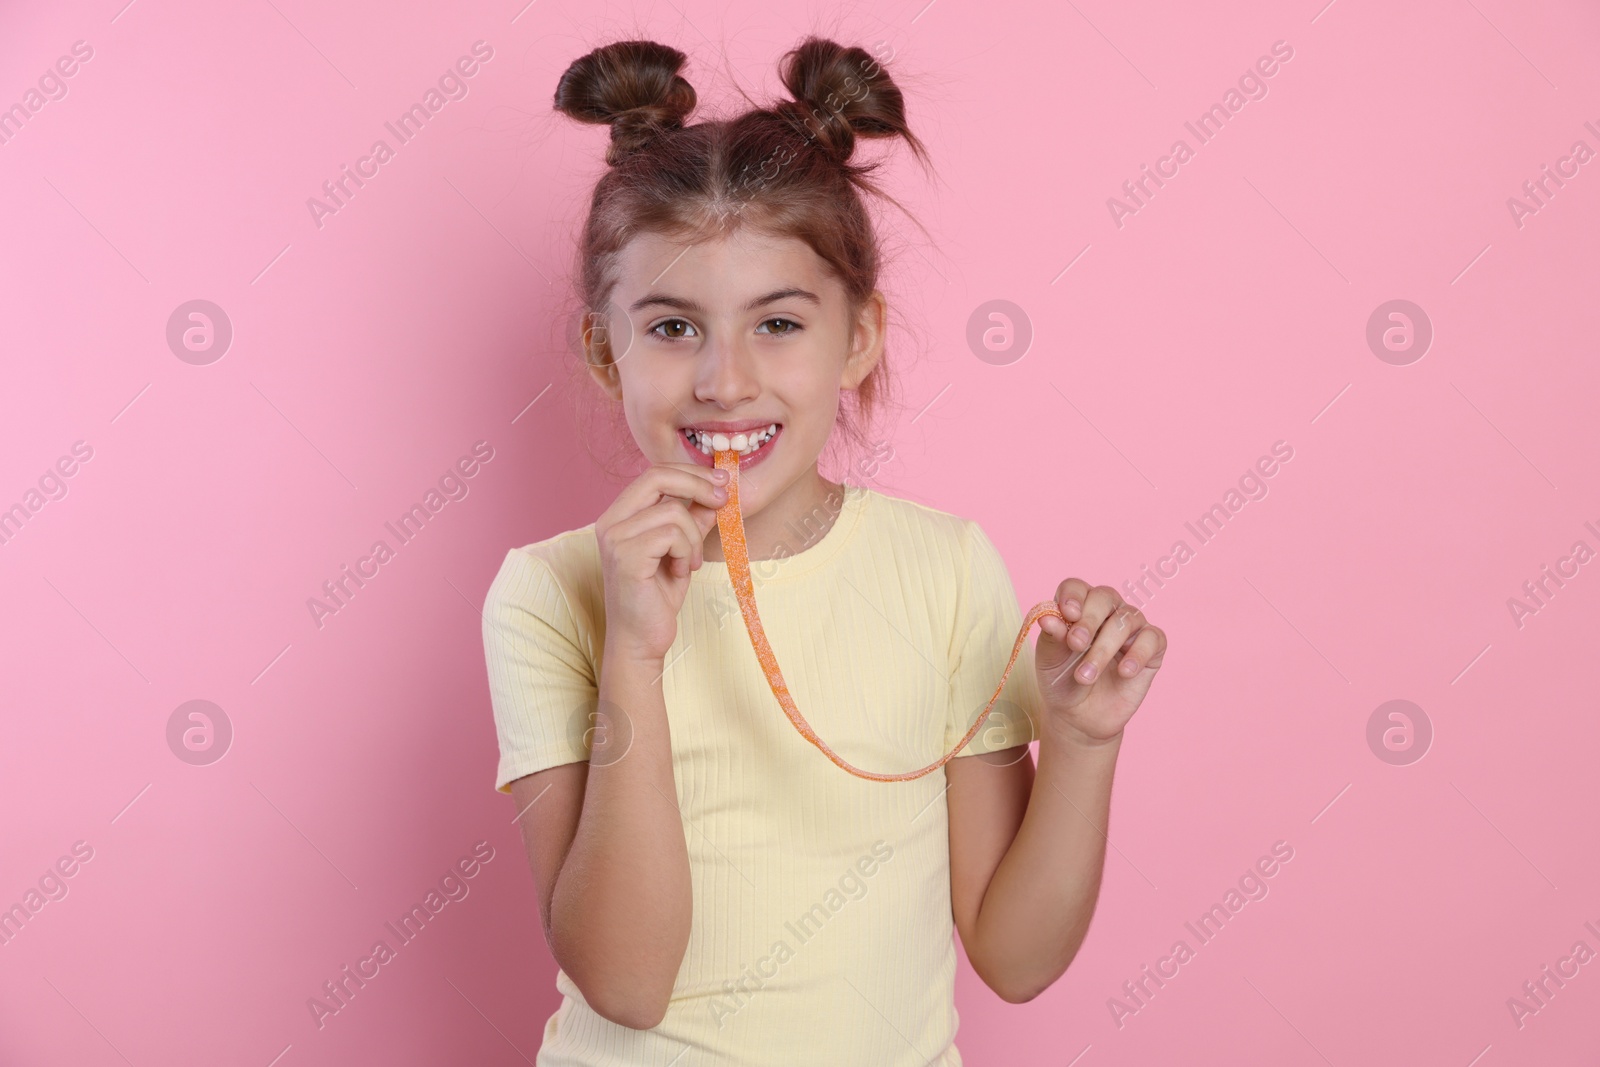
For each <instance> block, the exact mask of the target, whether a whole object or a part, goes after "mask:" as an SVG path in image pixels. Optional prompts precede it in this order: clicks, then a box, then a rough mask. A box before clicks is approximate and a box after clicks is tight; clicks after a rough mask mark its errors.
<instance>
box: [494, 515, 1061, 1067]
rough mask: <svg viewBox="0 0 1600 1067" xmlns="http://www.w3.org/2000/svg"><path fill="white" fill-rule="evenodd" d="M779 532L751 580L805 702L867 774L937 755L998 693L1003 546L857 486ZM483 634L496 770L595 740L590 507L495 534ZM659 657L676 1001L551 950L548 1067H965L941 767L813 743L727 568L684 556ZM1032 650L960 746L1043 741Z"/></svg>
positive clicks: (563, 758)
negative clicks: (626, 1004)
mask: <svg viewBox="0 0 1600 1067" xmlns="http://www.w3.org/2000/svg"><path fill="white" fill-rule="evenodd" d="M787 539H788V541H789V543H790V544H791V545H792V546H793V548H792V549H791V554H790V555H788V556H786V557H783V558H779V559H774V560H763V561H752V562H751V575H752V581H753V584H754V587H755V596H756V603H757V605H758V607H759V608H760V611H761V620H762V624H763V626H764V628H765V629H766V632H767V636H768V639H769V640H770V641H771V644H772V648H773V651H774V652H775V653H776V655H777V657H778V664H779V667H780V669H781V670H782V671H783V676H784V680H785V681H786V682H787V683H788V685H789V689H790V692H791V693H792V694H793V696H794V699H795V702H796V704H797V705H798V706H799V708H800V710H801V712H802V713H803V714H804V715H805V716H806V718H807V720H808V721H809V722H810V723H811V725H812V727H813V728H814V729H815V730H816V731H817V733H818V735H819V736H821V737H822V739H823V740H824V741H826V742H827V743H828V745H829V746H830V747H831V748H833V750H834V751H835V752H837V753H839V755H840V756H841V757H842V758H843V759H845V760H847V761H849V762H850V763H853V764H854V765H855V766H857V767H860V768H862V769H864V770H869V771H879V772H885V773H895V772H901V771H908V770H916V769H919V768H921V767H925V766H927V765H928V764H929V763H931V762H933V761H934V760H936V759H938V758H939V757H940V756H941V755H943V754H944V753H945V752H947V751H949V749H950V748H951V747H952V746H954V744H955V743H956V742H957V741H958V740H960V738H961V735H962V734H964V733H965V732H966V731H967V729H968V727H969V726H970V725H971V724H972V721H973V720H974V719H975V718H977V715H978V713H979V712H980V711H982V709H983V705H984V703H985V702H986V701H987V700H988V698H989V697H990V696H991V695H992V694H993V693H994V687H995V686H996V685H997V684H998V683H999V681H1000V673H1001V671H1002V670H1004V668H1005V662H1006V658H1007V657H1008V656H1009V655H1010V653H1011V645H1012V642H1013V641H1014V640H1015V639H1016V635H1017V630H1018V629H1019V628H1020V627H1021V625H1022V612H1021V609H1020V606H1019V604H1018V601H1017V598H1016V594H1015V590H1014V588H1013V586H1012V583H1011V578H1010V575H1009V573H1008V572H1007V570H1006V567H1005V563H1004V561H1002V560H1001V558H1000V555H999V553H998V552H997V551H996V550H995V547H994V545H993V544H992V543H991V542H990V541H989V539H988V537H987V536H985V534H984V532H983V530H982V529H981V528H980V527H979V526H978V524H977V523H975V522H973V521H970V520H965V519H961V518H958V517H956V516H954V515H950V514H948V513H946V512H942V511H938V510H935V509H933V508H930V507H927V506H924V505H922V504H918V503H915V502H913V501H909V500H904V499H901V498H898V497H892V496H888V495H885V494H882V493H879V492H877V491H875V490H871V489H867V488H864V487H861V486H855V485H849V484H846V485H845V495H844V502H843V506H842V510H841V511H840V514H839V518H838V519H837V521H835V522H834V523H833V525H832V526H830V527H829V528H828V529H827V530H826V532H824V533H823V534H822V536H821V537H820V538H819V537H818V536H817V531H816V529H815V528H814V527H813V528H812V529H810V530H799V529H795V530H791V531H789V536H788V538H787ZM483 636H484V649H485V658H486V661H487V664H488V671H489V690H490V694H491V696H492V699H493V704H494V717H495V726H496V729H497V731H498V734H499V739H500V764H499V770H498V773H497V776H496V779H495V786H496V788H497V789H499V790H500V791H502V792H510V786H509V784H508V783H510V782H511V781H512V780H513V779H515V778H519V777H521V776H523V775H526V774H531V773H533V772H534V771H539V770H543V769H544V768H547V767H553V766H556V765H558V764H562V763H570V762H573V761H576V760H582V759H586V758H587V757H588V752H587V749H586V747H585V730H586V729H587V728H588V727H589V726H590V720H589V717H588V715H589V711H590V710H591V709H592V708H593V707H594V706H595V703H596V699H597V685H596V683H597V682H598V680H599V677H600V661H601V657H602V653H603V650H604V646H605V597H604V582H603V577H602V574H601V570H600V559H599V551H598V547H597V543H596V541H595V535H594V524H593V523H591V524H590V525H588V526H585V527H582V528H581V529H577V530H569V531H567V532H565V533H561V534H557V535H555V536H554V537H551V538H548V539H546V540H543V541H539V542H535V543H534V544H530V545H525V546H523V547H521V548H514V549H511V550H510V551H508V552H507V553H506V557H505V561H504V562H503V564H502V565H501V568H500V571H499V574H498V575H497V576H496V578H495V580H494V582H493V584H492V585H491V586H490V588H489V592H488V596H487V599H486V603H485V605H484V628H483ZM666 663H667V668H666V672H665V674H664V675H663V677H662V682H661V684H662V694H663V697H664V701H665V705H666V710H667V718H668V722H669V726H670V730H671V737H672V764H673V773H674V775H675V779H676V783H677V792H678V804H679V808H680V811H681V812H682V815H683V822H684V840H685V843H686V845H687V848H688V855H689V865H690V872H691V876H692V882H693V907H694V912H693V919H692V924H691V929H690V935H689V944H688V948H687V951H686V952H685V954H684V959H683V964H682V967H681V968H680V970H679V972H678V978H677V982H676V985H675V986H674V989H673V994H672V1001H671V1005H670V1007H669V1008H668V1011H667V1014H666V1017H665V1019H663V1020H662V1022H661V1024H660V1025H659V1026H656V1027H655V1028H653V1029H651V1030H642V1031H641V1030H632V1029H629V1028H627V1027H624V1026H619V1025H617V1024H615V1023H612V1022H609V1021H607V1020H606V1019H604V1018H603V1017H601V1016H600V1015H598V1014H596V1013H595V1012H594V1011H593V1010H591V1009H590V1008H589V1006H588V1004H587V1003H586V1002H585V1000H584V998H583V994H582V992H580V991H579V989H578V987H577V986H576V985H575V984H574V983H573V982H572V980H571V979H570V978H569V977H568V976H567V975H566V973H565V972H564V971H560V970H558V971H557V974H556V988H557V990H559V991H560V992H561V993H562V995H563V997H564V998H565V999H564V1000H563V1002H562V1005H561V1007H560V1008H559V1009H558V1010H557V1011H556V1012H555V1014H553V1015H552V1016H551V1017H550V1018H549V1020H548V1022H547V1023H546V1024H545V1030H544V1041H543V1044H542V1045H541V1047H540V1049H539V1055H538V1067H623V1065H629V1067H636V1065H657V1067H668V1065H676V1067H709V1065H721V1067H779V1065H790V1064H793V1065H796V1067H801V1065H803V1067H816V1065H818V1064H827V1065H828V1067H850V1065H861V1067H929V1065H938V1067H959V1065H960V1064H961V1055H960V1053H959V1052H958V1051H957V1049H956V1046H955V1035H956V1028H957V1025H958V1017H957V1014H956V1010H955V1005H954V979H955V969H956V958H957V957H956V952H955V945H954V943H953V939H952V934H953V929H954V923H953V920H952V917H951V912H950V840H949V832H948V823H947V812H946V808H945V795H944V790H945V786H946V782H945V776H944V772H943V770H942V769H941V770H939V771H935V772H933V773H930V774H926V775H924V776H922V777H921V778H918V779H915V780H914V781H909V782H873V781H867V780H865V779H861V778H857V777H855V776H854V775H851V774H847V773H846V772H845V771H843V770H841V769H840V768H838V767H835V766H834V765H833V763H832V762H830V761H829V760H828V758H827V757H826V756H824V755H823V754H822V753H821V752H820V751H819V750H817V749H816V748H815V747H814V746H812V745H811V744H810V743H809V742H807V741H806V740H805V739H804V738H802V737H801V736H800V735H799V733H798V732H796V730H795V729H794V727H793V726H792V725H791V724H790V723H789V720H788V719H787V718H786V717H785V716H784V714H783V711H782V709H781V708H780V707H779V705H778V702H777V699H776V698H775V697H774V696H773V695H772V690H771V688H770V687H769V686H768V684H767V680H766V677H765V675H763V674H762V672H761V666H760V664H759V663H758V661H757V659H756V655H755V651H754V650H753V649H752V647H751V645H750V638H749V635H748V633H747V632H746V630H745V625H744V620H743V618H742V616H741V615H740V613H739V607H738V601H737V600H736V599H735V597H734V594H733V588H732V586H731V584H730V582H729V579H728V568H727V564H726V563H725V562H718V561H707V562H705V563H704V564H703V565H702V566H701V568H700V569H699V570H697V571H695V572H694V573H693V575H692V576H691V578H690V585H689V590H688V594H687V597H686V599H685V602H684V605H683V608H682V610H681V611H680V613H679V615H678V636H677V639H676V640H675V642H674V643H673V645H672V648H671V649H670V651H669V652H668V653H667V657H666ZM1033 663H1034V659H1033V639H1032V638H1031V637H1030V639H1029V640H1028V641H1027V642H1025V643H1024V645H1023V651H1022V653H1021V654H1020V655H1019V656H1018V657H1017V665H1016V666H1015V667H1014V668H1013V669H1012V673H1011V677H1010V678H1009V679H1008V680H1007V682H1006V688H1005V691H1004V693H1003V694H1002V695H1001V697H1000V699H999V700H998V701H996V703H995V710H994V711H993V712H992V713H991V714H990V717H989V719H988V721H987V722H986V724H985V726H984V728H983V729H982V730H980V731H979V732H978V734H977V735H976V736H975V737H974V738H973V740H972V742H971V744H970V745H968V747H967V748H966V749H964V750H963V751H962V753H961V755H959V756H957V757H956V758H958V759H960V758H965V757H967V756H970V755H974V754H977V753H980V752H989V751H996V750H999V749H1004V748H1009V747H1012V746H1014V745H1019V744H1024V743H1026V742H1028V741H1030V740H1032V739H1034V738H1035V737H1036V736H1037V733H1036V731H1035V729H1034V720H1035V719H1036V718H1037V715H1038V711H1039V709H1040V707H1041V706H1042V705H1041V702H1040V697H1039V689H1038V683H1037V680H1036V678H1035V677H1034V666H1033ZM639 888H640V892H641V893H645V892H649V887H648V886H640V887H639ZM685 1047H688V1048H689V1049H692V1051H690V1052H688V1053H685V1052H684V1050H685ZM680 1055H681V1056H682V1059H679V1056H680Z"/></svg>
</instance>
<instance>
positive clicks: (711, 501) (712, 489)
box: [599, 463, 728, 525]
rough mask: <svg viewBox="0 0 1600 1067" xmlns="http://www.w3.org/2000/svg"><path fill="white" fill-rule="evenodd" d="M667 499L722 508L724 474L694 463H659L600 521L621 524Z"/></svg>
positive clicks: (625, 490) (625, 491)
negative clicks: (622, 521) (675, 498)
mask: <svg viewBox="0 0 1600 1067" xmlns="http://www.w3.org/2000/svg"><path fill="white" fill-rule="evenodd" d="M719 490H720V491H719ZM665 497H677V498H680V499H683V500H694V501H698V502H699V503H701V504H704V505H705V506H707V507H711V508H719V507H721V506H722V505H723V504H724V503H726V502H727V499H728V489H727V480H726V479H725V478H723V477H722V472H721V471H717V470H711V469H708V468H706V467H701V466H698V465H696V464H693V463H657V464H655V465H654V466H652V467H650V468H648V469H647V470H646V471H645V472H644V473H643V474H641V475H639V477H637V478H635V479H634V480H633V481H632V482H630V483H629V484H628V485H627V486H626V487H624V488H623V490H622V492H621V493H619V494H617V498H616V500H614V501H612V503H611V506H610V507H608V508H607V509H606V510H605V512H604V513H603V514H602V516H601V519H600V520H599V521H600V522H602V523H604V524H605V525H610V524H611V523H615V522H619V521H621V520H622V519H625V518H627V517H628V516H630V515H633V514H636V513H638V512H640V511H643V510H644V509H645V508H648V507H650V506H652V505H654V504H656V503H658V502H659V501H660V500H662V499H663V498H665Z"/></svg>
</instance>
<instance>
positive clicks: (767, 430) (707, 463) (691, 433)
mask: <svg viewBox="0 0 1600 1067" xmlns="http://www.w3.org/2000/svg"><path fill="white" fill-rule="evenodd" d="M781 433H783V423H781V422H774V423H771V424H769V425H767V426H765V427H762V428H760V429H757V430H745V431H743V432H741V433H736V434H732V433H725V432H722V431H702V430H695V429H694V428H693V427H684V428H682V429H680V430H679V431H678V440H679V441H682V442H683V447H684V449H685V450H686V451H687V452H688V453H689V456H690V458H691V459H692V460H693V461H694V462H695V463H698V464H700V465H701V466H703V467H712V466H715V463H714V462H713V459H712V453H714V452H716V451H717V450H718V448H719V446H720V447H721V448H723V449H730V448H731V449H734V450H735V451H737V452H738V453H739V469H740V470H745V469H746V468H748V467H753V466H755V465H756V464H757V463H760V462H761V461H762V460H764V459H766V458H767V456H768V455H770V454H771V452H772V448H773V445H774V443H775V442H776V441H777V440H778V435H779V434H781ZM740 446H743V447H740Z"/></svg>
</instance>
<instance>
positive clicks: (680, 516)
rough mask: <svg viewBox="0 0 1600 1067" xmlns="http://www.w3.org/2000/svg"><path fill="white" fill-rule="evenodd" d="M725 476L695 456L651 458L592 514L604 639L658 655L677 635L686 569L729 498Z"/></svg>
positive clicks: (698, 558)
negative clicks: (695, 460)
mask: <svg viewBox="0 0 1600 1067" xmlns="http://www.w3.org/2000/svg"><path fill="white" fill-rule="evenodd" d="M725 478H726V476H725V475H724V474H723V473H722V472H721V471H719V470H708V469H707V468H705V467H701V466H699V465H697V464H694V463H658V464H655V465H654V466H652V467H650V468H649V469H647V470H646V471H645V472H644V473H643V474H641V475H639V477H638V478H636V479H634V480H633V482H632V483H631V484H630V485H628V486H626V487H625V488H624V489H623V490H622V492H621V493H619V494H617V499H616V500H615V501H613V502H612V504H611V506H610V507H608V508H606V510H605V511H604V512H603V513H602V514H601V515H600V517H599V518H598V519H596V520H595V524H594V532H595V539H596V540H597V541H598V542H599V545H600V566H601V571H602V574H603V575H604V578H605V598H606V641H607V643H608V644H609V643H610V642H611V640H613V639H617V640H619V641H621V642H622V643H621V644H620V645H619V646H618V647H620V648H625V649H627V650H628V654H630V655H635V654H636V655H638V656H640V657H641V658H649V659H652V660H663V659H665V658H666V655H667V650H668V649H669V648H671V647H672V642H673V640H674V639H675V638H676V637H677V636H678V611H679V609H680V608H682V607H683V601H684V598H685V597H686V596H687V595H688V592H689V575H690V573H691V572H693V571H696V570H698V569H699V568H700V564H701V563H702V562H703V561H704V554H703V549H704V547H705V539H706V535H707V534H709V533H710V532H711V527H712V526H714V525H716V522H717V509H718V508H720V507H721V506H722V505H723V504H724V503H725V502H726V501H727V499H728V490H727V485H726V482H725V481H724V479H725Z"/></svg>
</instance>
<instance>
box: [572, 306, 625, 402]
mask: <svg viewBox="0 0 1600 1067" xmlns="http://www.w3.org/2000/svg"><path fill="white" fill-rule="evenodd" d="M582 345H583V361H584V363H585V364H586V365H587V366H588V368H589V374H590V376H591V377H592V378H594V380H595V382H596V383H598V384H599V386H600V388H601V389H603V390H604V391H605V393H606V395H607V396H609V397H610V398H611V399H612V400H617V401H620V400H621V399H622V376H621V375H620V374H619V373H617V364H616V362H615V361H614V360H613V358H612V351H611V335H610V333H609V331H607V330H606V329H605V326H604V322H603V320H597V319H594V318H590V319H589V320H588V322H587V325H586V326H585V328H584V330H583V337H582Z"/></svg>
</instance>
